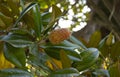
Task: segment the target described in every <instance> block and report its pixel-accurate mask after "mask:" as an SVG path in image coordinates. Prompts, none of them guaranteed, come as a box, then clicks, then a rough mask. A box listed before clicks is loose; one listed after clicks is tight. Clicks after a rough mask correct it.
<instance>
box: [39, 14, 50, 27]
mask: <svg viewBox="0 0 120 77" xmlns="http://www.w3.org/2000/svg"><path fill="white" fill-rule="evenodd" d="M41 16H42V23H43V25H44V26H47V25H48V23H49V22H50V18H51V13H49V12H45V13H42V14H41Z"/></svg>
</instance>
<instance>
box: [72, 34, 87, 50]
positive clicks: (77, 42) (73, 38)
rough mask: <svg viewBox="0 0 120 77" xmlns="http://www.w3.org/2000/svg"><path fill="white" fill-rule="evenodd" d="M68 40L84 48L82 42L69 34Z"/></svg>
mask: <svg viewBox="0 0 120 77" xmlns="http://www.w3.org/2000/svg"><path fill="white" fill-rule="evenodd" d="M70 41H72V42H73V43H75V44H78V45H79V46H80V47H81V48H83V49H86V47H85V45H83V44H82V42H80V41H79V40H77V39H76V38H75V37H74V36H72V35H71V36H70Z"/></svg>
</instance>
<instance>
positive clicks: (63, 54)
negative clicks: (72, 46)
mask: <svg viewBox="0 0 120 77" xmlns="http://www.w3.org/2000/svg"><path fill="white" fill-rule="evenodd" d="M60 59H61V62H62V67H63V68H70V67H71V60H70V59H69V57H68V56H67V54H66V52H65V51H63V50H61V51H60Z"/></svg>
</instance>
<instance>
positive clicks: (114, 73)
mask: <svg viewBox="0 0 120 77" xmlns="http://www.w3.org/2000/svg"><path fill="white" fill-rule="evenodd" d="M109 73H110V77H120V62H116V63H115V64H113V65H112V66H111V67H110V69H109Z"/></svg>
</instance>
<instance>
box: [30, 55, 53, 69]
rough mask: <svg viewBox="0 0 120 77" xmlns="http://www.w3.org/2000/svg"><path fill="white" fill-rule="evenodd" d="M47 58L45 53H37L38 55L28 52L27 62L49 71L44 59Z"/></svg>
mask: <svg viewBox="0 0 120 77" xmlns="http://www.w3.org/2000/svg"><path fill="white" fill-rule="evenodd" d="M47 60H48V56H47V55H46V54H40V53H39V54H38V56H36V55H33V54H29V57H28V63H29V64H31V65H33V66H35V67H40V68H42V69H44V70H46V71H51V70H50V69H49V68H48V67H47V65H46V61H47Z"/></svg>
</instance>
